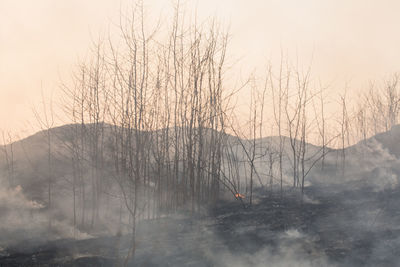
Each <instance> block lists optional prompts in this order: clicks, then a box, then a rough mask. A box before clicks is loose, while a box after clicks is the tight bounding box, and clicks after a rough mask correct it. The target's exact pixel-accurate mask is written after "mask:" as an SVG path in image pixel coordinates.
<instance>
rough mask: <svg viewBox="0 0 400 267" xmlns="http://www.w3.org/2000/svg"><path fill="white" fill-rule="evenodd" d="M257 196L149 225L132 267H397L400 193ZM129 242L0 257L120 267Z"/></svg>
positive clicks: (346, 188)
mask: <svg viewBox="0 0 400 267" xmlns="http://www.w3.org/2000/svg"><path fill="white" fill-rule="evenodd" d="M306 196H307V197H305V198H304V200H303V201H301V199H300V197H299V195H298V194H295V193H293V192H292V193H291V192H289V191H287V192H285V197H284V198H283V199H281V198H280V195H279V194H273V195H271V194H269V193H266V192H263V191H262V190H261V189H260V190H258V191H257V192H256V197H255V201H254V204H253V206H251V207H247V208H243V206H242V205H241V203H240V202H238V201H226V202H221V203H220V204H219V205H218V207H216V208H215V209H213V210H210V211H209V212H208V213H207V215H203V216H198V217H194V218H188V217H185V216H182V215H179V216H178V215H177V216H174V217H173V218H172V217H166V218H162V219H158V220H146V221H142V222H141V223H140V224H139V226H138V234H137V235H138V237H137V238H138V242H137V249H136V255H135V257H134V259H132V260H131V261H130V263H129V265H130V266H396V265H397V264H398V260H399V258H400V256H399V255H400V207H399V205H398V204H399V203H400V190H398V189H391V190H385V191H378V192H377V191H374V190H373V189H372V188H368V187H364V188H357V189H354V188H352V186H351V185H341V186H340V187H339V186H337V187H334V186H330V187H317V186H312V187H308V188H307V189H306ZM128 242H129V236H108V237H97V238H91V239H85V240H67V239H66V240H56V241H51V242H48V243H46V244H45V245H35V244H34V242H33V241H29V240H28V241H27V242H24V243H22V244H19V245H17V246H14V247H9V248H5V249H3V250H1V251H0V266H116V265H119V264H120V263H121V262H122V260H121V259H122V258H123V257H124V255H126V254H127V251H128V247H129V246H128Z"/></svg>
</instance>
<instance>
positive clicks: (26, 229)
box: [0, 182, 89, 247]
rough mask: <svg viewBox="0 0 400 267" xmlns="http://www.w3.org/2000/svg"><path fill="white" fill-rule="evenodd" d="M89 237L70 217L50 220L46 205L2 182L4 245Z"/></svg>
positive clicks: (1, 242)
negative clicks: (70, 221)
mask: <svg viewBox="0 0 400 267" xmlns="http://www.w3.org/2000/svg"><path fill="white" fill-rule="evenodd" d="M74 237H75V238H87V237H89V236H88V235H86V234H84V233H81V232H79V231H75V232H74V229H73V227H72V226H71V225H70V223H69V222H68V221H66V220H57V219H52V222H51V230H49V219H48V216H47V214H46V208H45V207H44V205H42V204H40V203H38V202H36V201H33V200H30V199H28V198H27V197H26V196H25V195H24V190H23V188H22V187H21V186H19V185H18V186H16V187H14V188H8V187H7V186H4V182H0V247H10V246H14V245H17V244H19V243H20V242H22V241H24V242H25V244H28V243H29V244H32V245H33V244H38V243H42V242H47V241H49V240H54V239H58V238H74Z"/></svg>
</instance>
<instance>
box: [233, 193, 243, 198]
mask: <svg viewBox="0 0 400 267" xmlns="http://www.w3.org/2000/svg"><path fill="white" fill-rule="evenodd" d="M235 197H236V198H245V196H244V195H242V194H240V193H236V194H235Z"/></svg>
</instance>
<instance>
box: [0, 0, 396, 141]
mask: <svg viewBox="0 0 400 267" xmlns="http://www.w3.org/2000/svg"><path fill="white" fill-rule="evenodd" d="M127 2H129V1H128V0H123V1H122V2H121V1H119V0H20V1H15V0H0V129H6V130H13V131H14V132H19V133H21V135H26V134H28V133H31V132H32V131H34V130H35V129H33V128H32V127H31V126H30V125H29V124H28V121H31V120H32V118H33V115H32V107H33V106H39V105H40V99H41V96H40V92H41V88H43V90H44V91H45V94H46V95H49V92H50V91H51V90H52V89H53V90H54V92H55V93H54V99H55V100H57V99H58V97H59V95H58V93H57V90H58V87H59V84H60V80H63V81H66V82H68V80H69V75H70V72H71V70H72V68H73V66H74V64H75V63H76V62H77V61H78V58H83V57H84V56H85V54H86V53H87V51H88V48H89V46H90V43H91V39H92V37H96V36H97V35H98V33H99V31H103V32H106V31H108V29H109V28H111V31H112V30H113V26H110V24H111V22H118V17H119V12H120V8H121V6H122V7H123V8H124V7H126V3H127ZM184 2H185V5H186V7H187V8H188V9H190V8H191V7H193V6H195V5H197V7H198V12H199V14H200V16H201V17H207V16H217V17H219V18H220V20H221V21H222V22H224V23H225V24H230V32H231V35H232V39H231V43H230V48H229V49H230V53H231V54H232V55H234V56H235V57H236V58H238V59H241V60H240V61H238V63H237V64H236V67H235V68H237V70H242V72H243V73H247V72H249V71H251V70H253V69H255V68H262V67H264V66H265V65H266V62H267V61H268V60H270V61H271V62H272V64H273V65H274V64H278V63H277V62H278V61H279V57H280V53H281V50H284V51H287V52H288V54H289V57H290V58H294V59H295V58H299V61H300V64H302V65H304V66H308V65H309V64H310V63H311V61H312V70H313V71H312V73H313V76H314V77H316V78H318V79H321V80H322V81H323V82H324V83H327V84H328V83H329V84H331V86H332V88H333V90H335V89H338V90H339V89H340V88H343V86H344V84H345V83H346V82H347V83H348V84H349V86H350V87H351V88H354V89H357V90H361V89H362V88H364V87H365V86H366V85H367V83H368V81H370V80H380V79H382V78H383V77H384V76H385V75H388V74H390V73H393V72H395V71H400V50H399V48H400V29H399V26H400V1H398V0H381V1H378V0H201V1H200V0H199V1H190V0H187V1H184ZM144 3H145V6H146V7H147V10H148V13H153V14H155V15H157V14H160V13H161V14H163V15H164V16H166V17H167V15H168V12H170V11H171V3H172V1H169V0H144ZM33 126H35V124H33ZM23 131H26V132H23Z"/></svg>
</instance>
